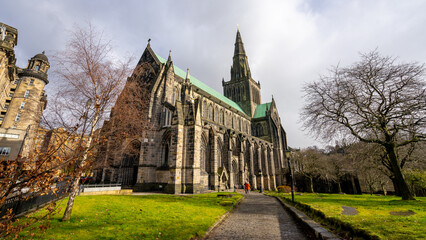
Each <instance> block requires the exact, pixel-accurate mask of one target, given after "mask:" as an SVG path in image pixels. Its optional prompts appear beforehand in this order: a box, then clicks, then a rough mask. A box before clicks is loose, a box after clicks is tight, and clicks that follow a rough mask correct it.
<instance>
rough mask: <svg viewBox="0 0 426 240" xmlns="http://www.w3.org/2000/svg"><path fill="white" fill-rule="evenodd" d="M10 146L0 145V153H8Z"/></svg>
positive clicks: (3, 154)
mask: <svg viewBox="0 0 426 240" xmlns="http://www.w3.org/2000/svg"><path fill="white" fill-rule="evenodd" d="M9 153H10V147H0V155H2V156H5V155H9Z"/></svg>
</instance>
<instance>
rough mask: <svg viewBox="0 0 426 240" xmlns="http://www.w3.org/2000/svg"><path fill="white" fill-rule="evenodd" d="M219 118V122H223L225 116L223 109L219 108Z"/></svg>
mask: <svg viewBox="0 0 426 240" xmlns="http://www.w3.org/2000/svg"><path fill="white" fill-rule="evenodd" d="M219 118H220V119H219V121H220V124H222V125H223V124H225V116H224V115H223V111H222V110H220V117H219Z"/></svg>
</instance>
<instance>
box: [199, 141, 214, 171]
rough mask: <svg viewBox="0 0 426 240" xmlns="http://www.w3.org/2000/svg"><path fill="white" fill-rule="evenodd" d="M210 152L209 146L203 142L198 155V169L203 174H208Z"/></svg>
mask: <svg viewBox="0 0 426 240" xmlns="http://www.w3.org/2000/svg"><path fill="white" fill-rule="evenodd" d="M210 151H211V148H210V144H209V143H208V142H206V141H205V140H203V141H202V144H201V153H200V169H201V170H202V171H205V172H209V165H210V164H209V161H210Z"/></svg>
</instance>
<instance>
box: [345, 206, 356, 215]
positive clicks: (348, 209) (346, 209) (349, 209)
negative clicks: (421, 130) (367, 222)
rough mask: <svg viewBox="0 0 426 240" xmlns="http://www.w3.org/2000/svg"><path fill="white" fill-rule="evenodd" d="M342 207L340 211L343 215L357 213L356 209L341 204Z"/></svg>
mask: <svg viewBox="0 0 426 240" xmlns="http://www.w3.org/2000/svg"><path fill="white" fill-rule="evenodd" d="M342 208H343V211H342V214H343V215H348V216H354V215H357V214H358V211H357V210H356V209H355V208H353V207H347V206H342Z"/></svg>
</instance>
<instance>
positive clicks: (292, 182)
mask: <svg viewBox="0 0 426 240" xmlns="http://www.w3.org/2000/svg"><path fill="white" fill-rule="evenodd" d="M285 157H286V158H287V163H288V170H289V172H290V178H291V201H292V202H294V174H293V168H292V167H291V162H290V157H291V151H290V149H287V150H285Z"/></svg>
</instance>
